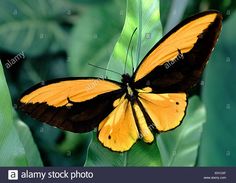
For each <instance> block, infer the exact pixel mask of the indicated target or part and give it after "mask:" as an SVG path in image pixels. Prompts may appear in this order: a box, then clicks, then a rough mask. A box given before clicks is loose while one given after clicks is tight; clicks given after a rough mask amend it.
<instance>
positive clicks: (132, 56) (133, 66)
mask: <svg viewBox="0 0 236 183" xmlns="http://www.w3.org/2000/svg"><path fill="white" fill-rule="evenodd" d="M133 49H134V46H132V47H131V60H132V62H131V64H132V74H134V59H133V58H134V57H133Z"/></svg>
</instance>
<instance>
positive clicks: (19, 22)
mask: <svg viewBox="0 0 236 183" xmlns="http://www.w3.org/2000/svg"><path fill="white" fill-rule="evenodd" d="M69 8H71V7H70V6H69V5H68V3H66V2H65V1H58V2H55V0H48V1H46V0H37V1H31V0H24V1H17V0H8V1H6V0H4V1H1V3H0V42H1V45H0V48H1V49H4V50H7V51H10V52H13V53H19V52H21V51H24V52H25V53H26V54H27V55H29V56H38V55H40V54H42V53H44V52H48V50H51V51H55V50H60V49H62V46H65V41H66V40H65V31H64V30H63V29H62V28H61V27H60V26H59V23H60V21H63V18H65V17H67V16H68V15H67V14H66V10H67V9H69Z"/></svg>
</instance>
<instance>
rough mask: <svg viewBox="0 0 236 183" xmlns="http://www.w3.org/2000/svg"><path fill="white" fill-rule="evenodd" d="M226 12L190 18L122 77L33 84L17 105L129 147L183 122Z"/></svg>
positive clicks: (121, 148)
mask: <svg viewBox="0 0 236 183" xmlns="http://www.w3.org/2000/svg"><path fill="white" fill-rule="evenodd" d="M221 27H222V15H221V14H220V13H219V12H217V11H214V10H211V11H205V12H202V13H198V14H196V15H194V16H192V17H189V18H187V19H185V20H184V21H183V22H181V23H180V24H178V25H177V26H176V27H174V28H173V29H172V30H171V31H170V32H169V33H167V34H166V35H165V36H164V37H163V38H162V39H161V40H160V41H159V42H157V43H156V44H155V45H154V46H153V48H152V49H151V50H150V51H149V52H148V53H147V54H146V56H145V57H144V58H143V60H142V61H141V62H140V64H139V65H138V67H137V68H136V70H135V72H134V73H133V75H129V74H127V73H124V74H123V75H122V78H121V82H117V81H113V80H109V79H103V78H96V77H76V78H63V79H55V80H49V81H45V82H42V83H39V84H37V85H35V86H33V87H31V88H30V89H28V90H27V91H26V92H25V93H24V94H23V95H22V96H21V97H20V99H19V101H18V107H19V109H21V110H23V111H24V112H26V113H28V114H29V115H30V116H32V117H33V118H36V119H38V120H40V121H42V122H45V123H47V124H49V125H52V126H56V127H58V128H60V129H63V130H67V131H71V132H76V133H82V132H88V131H91V130H93V129H95V128H97V129H98V130H97V134H98V139H99V141H100V142H101V143H102V144H103V145H104V146H105V147H107V148H109V149H111V150H113V151H119V152H123V151H127V150H129V149H130V148H131V147H132V145H133V144H134V143H135V142H136V141H137V140H138V139H140V138H141V139H142V140H143V141H144V142H146V143H151V142H153V140H154V133H155V132H157V133H160V132H166V131H169V130H172V129H174V128H176V127H178V126H179V125H180V124H181V121H182V120H183V118H184V116H185V112H186V107H187V94H188V91H189V90H190V89H191V88H192V87H193V86H195V85H196V84H197V83H198V81H199V80H200V77H201V74H202V72H203V70H204V67H205V65H206V63H207V61H208V59H209V56H210V54H211V52H212V50H213V48H214V46H215V44H216V42H217V40H218V36H219V34H220V31H221Z"/></svg>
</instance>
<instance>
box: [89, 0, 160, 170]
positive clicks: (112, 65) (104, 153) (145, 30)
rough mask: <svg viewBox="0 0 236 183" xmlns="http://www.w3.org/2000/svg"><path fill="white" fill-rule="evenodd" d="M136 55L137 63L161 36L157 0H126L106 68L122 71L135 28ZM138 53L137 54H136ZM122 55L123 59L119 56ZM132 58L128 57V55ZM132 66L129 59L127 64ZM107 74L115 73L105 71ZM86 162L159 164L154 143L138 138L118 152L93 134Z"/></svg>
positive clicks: (93, 164)
mask: <svg viewBox="0 0 236 183" xmlns="http://www.w3.org/2000/svg"><path fill="white" fill-rule="evenodd" d="M136 27H137V28H138V32H137V34H136V36H135V42H136V45H135V50H134V52H135V55H136V60H135V63H136V64H137V63H138V62H139V61H140V59H142V58H143V56H144V55H145V54H146V53H147V52H148V51H149V49H150V48H151V47H152V46H153V45H154V44H155V43H156V42H157V40H158V39H159V38H160V36H161V23H160V15H159V1H158V0H152V1H145V2H144V1H141V0H135V1H134V0H132V1H131V0H128V1H127V13H126V20H125V25H124V28H123V31H122V33H121V36H120V38H119V41H118V42H117V43H116V46H115V49H114V52H113V54H112V56H111V59H110V61H109V65H108V68H109V69H112V70H115V71H118V72H120V73H123V66H124V58H125V55H126V50H127V48H128V44H129V39H130V36H131V34H132V32H133V31H134V29H135V28H136ZM138 57H139V58H138ZM122 59H123V60H122ZM129 59H131V57H129ZM130 61H131V60H130ZM127 68H129V69H131V62H129V65H128V67H127ZM107 75H108V76H109V77H110V78H113V79H118V78H116V75H112V74H109V73H107ZM85 165H86V166H160V165H161V163H160V153H159V150H158V147H157V145H156V144H155V143H152V144H151V145H150V144H146V143H144V142H142V141H141V140H140V141H138V142H137V143H136V144H135V145H134V146H133V147H132V148H131V149H130V150H129V151H128V152H124V153H117V152H112V151H110V150H109V149H107V148H105V147H103V146H102V145H101V144H100V142H98V140H97V137H96V135H95V134H94V138H93V139H92V141H91V144H90V146H89V150H88V157H87V161H86V164H85Z"/></svg>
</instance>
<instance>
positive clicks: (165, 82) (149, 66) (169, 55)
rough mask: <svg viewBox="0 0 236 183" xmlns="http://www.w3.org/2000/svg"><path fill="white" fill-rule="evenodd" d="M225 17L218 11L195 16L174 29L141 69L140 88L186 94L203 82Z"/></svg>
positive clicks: (137, 81)
mask: <svg viewBox="0 0 236 183" xmlns="http://www.w3.org/2000/svg"><path fill="white" fill-rule="evenodd" d="M221 24H222V16H221V14H220V13H218V12H217V11H206V12H203V13H199V14H197V15H194V16H192V17H190V18H188V19H186V20H184V21H183V22H182V23H180V24H179V25H177V26H176V27H175V28H173V29H172V30H171V31H170V32H169V33H168V34H167V35H166V36H164V37H163V38H162V39H161V40H160V41H159V42H158V43H157V44H156V45H155V46H154V47H153V48H152V49H151V50H150V52H149V53H148V54H147V55H146V56H145V58H144V59H143V61H142V62H141V63H140V65H139V67H138V68H137V70H136V72H135V75H134V80H135V87H136V88H140V89H142V88H144V87H147V86H149V87H151V88H152V90H153V91H154V92H155V93H175V92H186V91H188V90H189V89H190V88H191V87H193V86H194V85H195V84H196V83H197V82H198V81H199V79H200V77H201V74H202V72H203V69H204V67H205V64H206V63H207V60H208V59H209V55H210V53H211V51H212V49H213V48H214V46H215V43H216V41H217V39H218V36H219V33H220V30H221Z"/></svg>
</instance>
